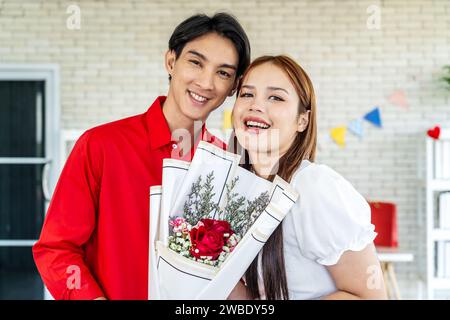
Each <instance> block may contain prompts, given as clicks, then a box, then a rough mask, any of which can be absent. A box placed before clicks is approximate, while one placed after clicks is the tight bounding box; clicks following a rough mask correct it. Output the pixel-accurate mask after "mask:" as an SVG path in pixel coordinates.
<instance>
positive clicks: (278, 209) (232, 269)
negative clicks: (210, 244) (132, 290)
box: [148, 142, 298, 300]
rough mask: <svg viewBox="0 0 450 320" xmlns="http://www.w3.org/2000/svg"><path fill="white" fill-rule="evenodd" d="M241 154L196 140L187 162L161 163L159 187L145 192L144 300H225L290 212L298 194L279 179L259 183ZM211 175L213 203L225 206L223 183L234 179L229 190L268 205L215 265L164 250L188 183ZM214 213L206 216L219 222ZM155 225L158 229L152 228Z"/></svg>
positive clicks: (171, 161) (187, 189)
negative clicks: (261, 198)
mask: <svg viewBox="0 0 450 320" xmlns="http://www.w3.org/2000/svg"><path fill="white" fill-rule="evenodd" d="M239 159H240V156H238V155H235V154H232V153H229V152H226V151H224V150H222V149H220V148H218V147H216V146H214V145H211V144H209V143H206V142H200V143H199V145H198V147H197V150H196V153H195V155H194V158H193V159H192V162H191V163H190V164H189V163H187V162H183V161H178V160H172V159H165V160H164V164H163V184H162V186H160V187H152V188H151V192H150V237H149V240H150V245H149V291H148V292H149V299H152V300H153V299H171V300H178V299H202V300H213V299H214V300H222V299H226V298H227V297H228V295H229V294H230V292H231V291H232V289H233V288H234V286H235V285H236V283H237V282H238V281H239V279H240V278H241V277H242V276H243V274H244V273H245V271H246V270H247V268H248V266H249V265H250V264H251V262H252V261H253V260H254V258H255V257H256V256H257V255H258V253H259V252H260V250H261V249H262V247H263V245H264V243H265V242H266V241H267V240H268V238H269V237H270V235H271V234H272V233H273V231H274V230H275V229H276V228H277V226H278V225H279V224H280V223H281V222H282V220H283V219H284V217H285V216H286V214H287V213H288V212H289V210H290V209H291V207H292V206H293V204H294V203H295V201H297V198H298V194H297V193H296V191H295V190H294V189H293V188H292V187H291V186H290V185H289V184H288V183H287V182H286V181H284V180H283V179H281V178H280V177H278V176H277V177H276V178H275V179H274V181H273V182H270V181H267V180H265V179H262V178H260V177H258V176H256V175H255V174H253V173H251V172H249V171H247V170H245V169H243V168H241V167H239V166H238V164H239ZM210 172H213V173H214V180H213V188H214V196H213V197H212V201H213V202H214V203H215V204H217V205H218V206H219V207H220V208H225V206H226V204H227V201H228V199H227V196H226V194H227V193H226V190H227V188H226V187H227V185H228V186H229V185H230V183H231V182H232V181H233V179H235V178H236V177H238V180H237V183H236V184H235V188H234V189H233V192H235V193H237V194H239V196H243V197H245V198H246V199H248V200H253V199H255V198H256V197H258V196H259V195H261V194H262V193H264V192H267V193H268V195H269V199H270V200H269V203H268V205H267V206H266V207H265V209H264V210H262V211H261V212H256V213H255V217H257V219H256V220H255V221H254V223H253V224H252V225H251V226H250V227H249V228H248V229H247V231H246V233H245V234H243V235H242V236H243V237H242V239H241V240H240V241H239V243H238V245H237V246H236V248H235V249H234V251H233V252H231V253H230V255H229V256H228V257H227V258H226V260H225V261H224V263H223V264H222V265H221V266H220V267H213V266H209V265H206V264H204V263H201V262H198V261H193V260H190V259H188V258H186V257H183V256H182V255H180V254H179V253H177V252H175V251H173V250H171V249H169V248H168V246H167V239H168V235H169V219H170V218H173V217H175V216H182V215H183V207H184V203H185V202H186V200H187V197H188V194H189V192H190V190H191V187H192V184H193V183H194V182H195V181H197V179H198V178H199V177H204V176H205V175H206V174H208V173H210ZM216 211H217V210H213V211H212V212H211V213H210V215H209V217H210V218H213V219H217V218H218V216H217V215H218V212H216ZM155 226H158V230H155V228H156V227H155Z"/></svg>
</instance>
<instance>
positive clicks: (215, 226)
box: [200, 219, 234, 236]
mask: <svg viewBox="0 0 450 320" xmlns="http://www.w3.org/2000/svg"><path fill="white" fill-rule="evenodd" d="M200 221H201V222H203V224H204V225H205V228H206V229H208V230H210V231H217V232H219V233H222V235H224V234H225V233H228V236H231V235H232V234H233V233H234V232H233V230H231V226H230V224H229V223H228V221H224V220H214V219H202V220H200Z"/></svg>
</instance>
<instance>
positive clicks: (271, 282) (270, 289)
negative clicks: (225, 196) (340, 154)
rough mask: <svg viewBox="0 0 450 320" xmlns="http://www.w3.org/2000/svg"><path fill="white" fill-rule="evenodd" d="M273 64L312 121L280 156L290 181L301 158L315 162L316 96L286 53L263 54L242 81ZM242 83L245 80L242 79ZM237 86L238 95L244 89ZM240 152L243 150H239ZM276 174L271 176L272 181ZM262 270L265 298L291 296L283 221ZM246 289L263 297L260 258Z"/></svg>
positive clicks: (251, 269)
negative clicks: (292, 88) (288, 83)
mask: <svg viewBox="0 0 450 320" xmlns="http://www.w3.org/2000/svg"><path fill="white" fill-rule="evenodd" d="M264 63H272V64H274V65H275V66H277V67H279V68H280V69H281V70H283V71H284V72H285V73H286V74H287V76H288V77H289V79H290V80H291V83H292V84H293V86H294V88H295V91H296V93H297V95H298V97H299V99H300V102H299V105H298V116H300V115H301V114H302V113H305V112H309V123H308V126H307V127H306V129H305V130H304V131H303V132H298V133H297V136H296V137H295V139H294V142H293V143H292V145H291V146H290V148H289V149H288V151H287V152H286V153H285V154H284V155H282V156H281V158H280V160H279V166H278V172H277V173H276V174H277V175H279V176H280V177H281V178H283V179H284V180H286V181H288V182H290V181H291V179H292V176H293V174H294V172H295V170H296V169H297V168H298V167H299V166H300V164H301V162H302V160H304V159H307V160H309V161H314V158H315V155H316V144H317V124H316V96H315V94H314V88H313V85H312V82H311V80H310V79H309V77H308V75H307V74H306V72H305V71H304V70H303V69H302V67H300V66H299V65H298V64H297V63H296V62H295V61H294V60H293V59H291V58H289V57H287V56H285V55H280V56H262V57H259V58H257V59H256V60H254V61H253V62H252V63H251V64H250V66H249V67H248V69H247V70H246V71H245V73H244V75H243V77H242V80H244V79H245V77H246V76H247V75H248V73H249V72H250V71H251V70H252V69H253V68H255V67H257V66H259V65H261V64H264ZM241 84H242V82H241ZM241 84H240V85H239V87H238V90H237V95H238V96H239V92H240V89H241ZM233 136H234V138H233V140H234V141H232V144H233V148H234V151H235V152H239V151H238V148H240V145H239V143H238V141H237V139H236V136H235V135H233ZM239 153H240V152H239ZM243 156H244V158H243V159H244V163H243V164H242V166H243V167H245V168H246V169H248V170H252V166H251V163H250V161H249V155H248V152H247V151H246V150H245V151H244V154H243ZM273 178H274V175H272V176H270V178H269V179H270V180H273ZM262 273H263V279H264V291H265V295H266V299H268V300H281V299H289V292H288V286H287V279H286V268H285V264H284V248H283V228H282V224H280V225H279V226H278V227H277V229H276V230H275V231H274V232H273V234H272V235H271V237H270V238H269V240H268V241H267V242H266V244H265V245H264V248H263V253H262ZM245 279H246V282H247V288H248V289H249V291H250V294H251V295H252V297H253V298H254V299H260V298H261V297H260V294H259V286H258V257H256V258H255V260H254V261H253V262H252V264H251V265H250V267H249V268H248V269H247V271H246V273H245Z"/></svg>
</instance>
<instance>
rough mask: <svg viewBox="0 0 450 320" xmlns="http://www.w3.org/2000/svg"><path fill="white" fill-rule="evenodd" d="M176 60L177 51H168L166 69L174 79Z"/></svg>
mask: <svg viewBox="0 0 450 320" xmlns="http://www.w3.org/2000/svg"><path fill="white" fill-rule="evenodd" d="M175 60H176V54H175V51H173V50H167V52H166V57H165V67H166V70H167V73H168V74H169V77H170V78H171V77H172V73H173V68H174V65H175Z"/></svg>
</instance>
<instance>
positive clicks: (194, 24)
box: [169, 12, 250, 80]
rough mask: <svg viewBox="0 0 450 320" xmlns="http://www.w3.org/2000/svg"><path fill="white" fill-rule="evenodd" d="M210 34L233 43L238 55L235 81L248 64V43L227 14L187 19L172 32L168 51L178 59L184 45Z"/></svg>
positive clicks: (233, 20)
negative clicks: (213, 33)
mask: <svg viewBox="0 0 450 320" xmlns="http://www.w3.org/2000/svg"><path fill="white" fill-rule="evenodd" d="M210 32H215V33H217V34H219V35H221V36H223V37H225V38H227V39H230V41H231V42H233V44H234V46H235V48H236V51H237V53H238V55H239V63H238V68H237V72H236V79H237V78H238V77H239V76H241V75H242V74H243V73H244V71H245V69H246V68H247V67H248V65H249V64H250V42H249V41H248V38H247V35H246V34H245V31H244V29H243V28H242V26H241V25H240V24H239V22H238V21H237V19H236V18H235V17H233V16H232V15H230V14H228V13H224V12H220V13H216V14H215V15H214V16H213V17H209V16H207V15H205V14H196V15H194V16H192V17H190V18H187V19H186V20H184V21H183V22H181V23H180V24H179V25H178V26H177V27H176V28H175V30H174V31H173V33H172V36H171V37H170V39H169V50H173V51H174V52H175V57H176V59H178V57H179V56H180V54H181V52H182V51H183V48H184V46H185V45H186V43H188V42H189V41H192V40H194V39H196V38H198V37H200V36H203V35H205V34H207V33H210ZM169 80H170V76H169Z"/></svg>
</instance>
